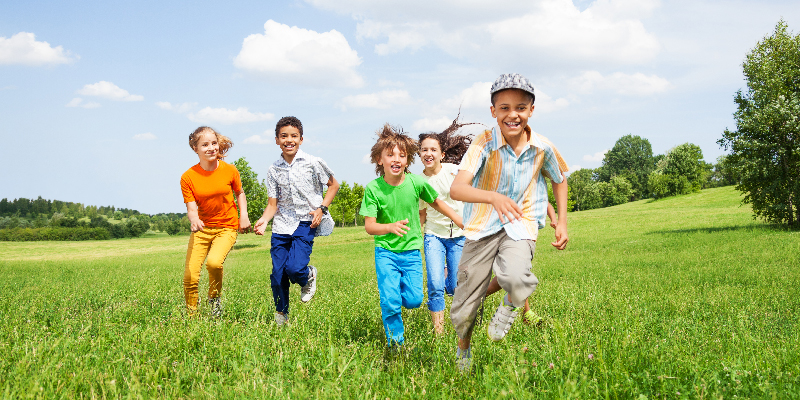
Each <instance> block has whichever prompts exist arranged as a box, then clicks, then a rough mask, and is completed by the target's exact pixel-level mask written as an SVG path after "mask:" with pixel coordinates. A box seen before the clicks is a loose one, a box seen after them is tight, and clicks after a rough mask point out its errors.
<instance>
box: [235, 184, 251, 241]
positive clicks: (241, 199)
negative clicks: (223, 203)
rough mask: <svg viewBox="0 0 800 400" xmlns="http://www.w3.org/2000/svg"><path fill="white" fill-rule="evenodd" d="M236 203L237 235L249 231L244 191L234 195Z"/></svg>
mask: <svg viewBox="0 0 800 400" xmlns="http://www.w3.org/2000/svg"><path fill="white" fill-rule="evenodd" d="M236 202H237V204H239V233H247V232H248V231H250V218H249V217H248V216H247V197H246V196H245V195H244V190H242V191H241V192H239V193H236Z"/></svg>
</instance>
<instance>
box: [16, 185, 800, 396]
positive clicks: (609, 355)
mask: <svg viewBox="0 0 800 400" xmlns="http://www.w3.org/2000/svg"><path fill="white" fill-rule="evenodd" d="M739 202H740V197H739V194H738V192H735V191H734V190H733V189H732V188H731V187H726V188H718V189H710V190H704V191H702V192H701V193H697V194H692V195H687V196H681V197H675V198H668V199H664V200H659V201H655V202H653V201H639V202H635V203H629V204H625V205H622V206H617V207H611V208H604V209H599V210H592V211H585V212H578V213H573V214H570V217H569V224H570V225H569V233H570V244H569V246H568V248H567V250H565V251H557V250H555V249H554V248H552V246H550V244H549V242H550V241H551V240H552V237H553V231H552V229H550V228H549V227H548V228H546V229H545V230H544V231H543V232H542V233H541V234H540V242H539V244H538V248H537V254H536V257H535V260H534V269H533V271H534V273H536V275H537V276H538V277H539V279H540V282H541V283H540V286H539V289H538V290H537V291H536V292H535V293H534V295H533V297H532V298H531V304H532V307H533V308H534V309H535V310H536V311H537V312H538V313H539V314H540V315H542V316H544V317H545V323H544V324H543V325H541V326H538V327H532V326H526V325H524V324H522V323H521V321H518V322H517V323H515V325H514V327H513V328H512V329H511V332H510V333H509V335H508V337H507V338H506V340H505V341H504V342H502V343H491V342H490V341H489V340H488V338H487V336H486V334H485V329H486V324H487V323H488V320H489V319H490V318H491V315H492V313H493V312H494V309H495V307H496V305H497V302H499V300H500V296H499V294H498V295H495V296H493V297H491V298H489V299H487V301H486V305H485V317H484V321H483V325H481V326H479V327H478V328H476V329H477V330H478V331H477V332H476V334H475V339H474V340H473V351H474V354H475V359H474V360H475V361H474V366H473V369H472V373H471V375H469V376H466V377H465V376H461V375H460V374H458V372H456V371H455V364H454V362H453V357H454V353H455V350H454V349H455V342H456V336H455V333H454V331H453V330H452V327H451V326H449V322H448V326H447V328H446V329H447V334H446V336H445V337H443V338H435V337H434V336H433V335H432V327H431V324H430V318H429V316H428V312H427V310H426V309H425V306H424V305H423V307H422V308H420V309H416V310H410V311H404V314H403V317H404V319H405V321H406V326H407V336H406V344H407V345H408V346H407V347H408V349H407V350H406V351H404V352H402V353H400V354H391V353H388V352H386V351H385V344H384V336H383V328H382V325H381V319H380V308H379V305H378V293H377V287H376V280H375V272H374V263H373V242H372V238H371V237H370V236H368V235H367V234H366V233H365V232H364V230H363V228H344V229H337V231H336V232H335V233H334V235H333V236H331V237H327V238H320V239H318V240H317V243H316V245H315V251H314V254H313V256H312V263H313V264H314V265H316V266H317V267H318V268H319V271H320V281H319V286H318V292H317V297H316V298H315V299H314V300H313V301H312V302H311V303H309V304H307V305H304V304H301V303H300V302H299V289H298V288H297V287H293V289H292V305H291V307H292V308H291V326H290V327H289V328H288V329H283V330H282V329H278V328H276V327H275V326H274V324H273V311H274V307H273V306H272V298H271V291H270V288H269V271H270V258H269V240H268V238H265V237H258V236H254V235H242V236H240V238H239V241H238V242H237V244H236V247H235V250H234V251H233V252H232V253H231V254H230V256H229V257H228V260H227V262H226V264H225V282H224V290H223V300H224V303H225V310H226V314H225V316H224V317H222V318H221V319H220V320H213V319H210V318H207V317H200V318H197V319H187V318H186V317H185V314H184V313H183V289H182V286H181V282H182V275H183V259H184V257H185V251H186V245H187V242H188V238H187V237H185V236H181V237H168V236H166V235H164V236H158V235H157V236H152V237H146V238H143V239H136V240H126V239H121V240H116V241H100V242H78V243H76V242H34V243H29V242H28V243H3V244H1V245H0V271H3V273H4V277H5V279H3V280H2V281H0V290H2V293H3V296H0V316H1V317H2V321H3V322H4V324H3V325H2V326H0V393H2V394H0V397H3V398H21V397H33V398H57V397H70V398H72V397H109V398H117V397H140V396H141V397H145V398H149V397H168V398H175V397H191V398H259V397H260V398H274V397H281V398H289V397H293V398H312V397H322V398H365V399H366V398H370V399H372V398H378V399H384V398H387V397H389V398H447V399H452V398H498V397H504V396H508V397H511V398H600V397H603V398H650V399H652V398H683V397H687V398H720V397H723V398H734V397H735V396H738V397H739V398H798V397H800V378H799V377H798V376H799V375H800V367H799V365H800V357H799V356H798V350H797V349H798V348H800V333H799V332H800V329H798V328H800V325H799V324H800V271H799V270H798V265H800V232H792V231H786V230H782V229H780V228H776V227H773V226H769V225H765V224H763V223H761V222H758V221H754V220H753V219H752V217H751V211H750V209H749V208H748V207H742V206H740V205H739ZM207 284H208V282H207V277H206V275H205V273H204V274H203V276H202V277H201V294H202V291H203V290H205V288H207ZM448 307H449V301H448Z"/></svg>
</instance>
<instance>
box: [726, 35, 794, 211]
mask: <svg viewBox="0 0 800 400" xmlns="http://www.w3.org/2000/svg"><path fill="white" fill-rule="evenodd" d="M787 28H788V27H787V25H786V22H784V21H783V20H780V21H778V24H777V25H776V26H775V31H774V32H773V33H772V35H771V36H767V37H765V38H764V39H763V40H761V41H760V42H758V44H756V47H754V48H753V49H752V50H751V51H750V53H748V54H747V56H746V57H745V60H744V63H743V64H742V70H743V72H744V76H745V79H746V80H747V91H745V92H742V90H741V89H740V90H738V91H737V92H736V95H735V96H734V102H735V103H736V106H737V109H736V112H734V114H733V116H734V120H735V121H736V130H735V131H730V130H728V129H726V130H725V132H724V133H723V134H722V139H720V140H718V141H717V143H718V144H719V145H720V146H722V147H723V148H725V149H727V150H730V151H731V154H730V155H729V156H728V160H729V161H730V162H731V163H732V164H733V166H734V168H735V169H736V171H737V172H738V184H737V185H736V189H737V190H739V191H741V192H742V193H744V198H743V200H742V202H743V203H749V204H752V206H753V217H754V218H762V219H764V220H766V221H770V222H774V223H780V224H786V225H789V226H793V227H797V226H800V35H796V36H793V35H792V34H791V33H790V32H788V31H787Z"/></svg>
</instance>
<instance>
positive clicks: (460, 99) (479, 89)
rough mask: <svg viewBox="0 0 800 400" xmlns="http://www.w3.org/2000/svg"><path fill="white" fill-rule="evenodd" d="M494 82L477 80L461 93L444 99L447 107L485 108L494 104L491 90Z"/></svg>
mask: <svg viewBox="0 0 800 400" xmlns="http://www.w3.org/2000/svg"><path fill="white" fill-rule="evenodd" d="M491 88H492V82H475V83H474V84H472V86H470V87H468V88H466V89H464V90H462V91H461V93H460V94H458V95H456V96H453V97H451V98H449V99H447V100H445V101H444V106H445V107H447V108H451V109H452V108H459V107H460V108H485V109H488V108H489V106H491V105H492V100H491V96H490V95H489V90H491Z"/></svg>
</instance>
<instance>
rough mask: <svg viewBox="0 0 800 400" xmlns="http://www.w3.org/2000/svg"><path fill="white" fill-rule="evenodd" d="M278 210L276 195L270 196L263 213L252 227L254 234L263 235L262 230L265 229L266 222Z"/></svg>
mask: <svg viewBox="0 0 800 400" xmlns="http://www.w3.org/2000/svg"><path fill="white" fill-rule="evenodd" d="M276 212H278V198H277V197H270V198H269V201H268V203H267V208H265V209H264V215H262V216H261V218H259V219H258V221H256V226H255V228H254V229H253V232H255V233H256V235H263V234H264V232H265V231H266V230H267V224H268V223H269V221H270V220H271V219H272V217H274V216H275V213H276Z"/></svg>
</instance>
